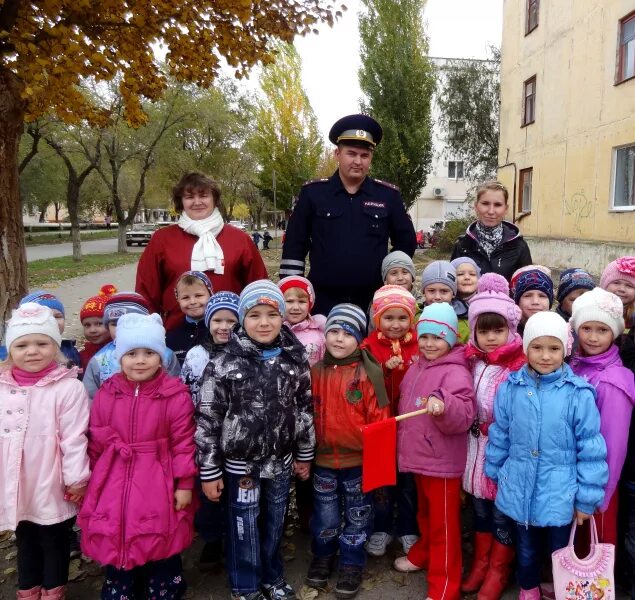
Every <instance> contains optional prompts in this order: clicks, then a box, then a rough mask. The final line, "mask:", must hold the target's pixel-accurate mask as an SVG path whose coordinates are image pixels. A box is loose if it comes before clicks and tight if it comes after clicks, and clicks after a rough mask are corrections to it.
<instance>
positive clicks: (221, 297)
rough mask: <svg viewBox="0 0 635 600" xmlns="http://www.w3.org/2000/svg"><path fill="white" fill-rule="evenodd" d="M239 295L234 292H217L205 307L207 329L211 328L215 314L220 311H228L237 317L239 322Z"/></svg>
mask: <svg viewBox="0 0 635 600" xmlns="http://www.w3.org/2000/svg"><path fill="white" fill-rule="evenodd" d="M238 300H239V296H238V294H234V292H216V293H215V294H214V295H213V296H212V297H211V298H210V299H209V300H208V301H207V306H205V317H204V318H205V327H208V328H209V322H210V321H211V320H212V317H213V316H214V313H217V312H218V311H219V310H228V311H229V312H231V313H234V315H236V320H238Z"/></svg>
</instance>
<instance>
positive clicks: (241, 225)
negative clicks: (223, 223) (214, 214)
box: [229, 221, 247, 231]
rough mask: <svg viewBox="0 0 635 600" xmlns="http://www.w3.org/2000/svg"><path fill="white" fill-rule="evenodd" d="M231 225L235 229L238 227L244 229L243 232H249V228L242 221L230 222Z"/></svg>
mask: <svg viewBox="0 0 635 600" xmlns="http://www.w3.org/2000/svg"><path fill="white" fill-rule="evenodd" d="M229 224H230V225H233V226H234V227H238V229H242V230H243V231H247V226H246V225H245V224H244V223H243V222H242V221H230V222H229Z"/></svg>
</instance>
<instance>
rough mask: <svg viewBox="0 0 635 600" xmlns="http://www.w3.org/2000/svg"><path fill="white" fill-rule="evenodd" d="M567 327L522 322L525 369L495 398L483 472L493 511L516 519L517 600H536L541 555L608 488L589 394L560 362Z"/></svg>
mask: <svg viewBox="0 0 635 600" xmlns="http://www.w3.org/2000/svg"><path fill="white" fill-rule="evenodd" d="M570 339H571V338H570V332H569V326H568V325H567V323H566V322H565V321H564V319H563V318H562V317H560V316H559V315H558V314H556V313H553V312H538V313H536V314H534V315H532V316H531V317H529V319H528V320H527V323H526V325H525V333H524V338H523V348H524V350H525V354H526V355H527V361H528V364H527V365H525V366H524V367H522V368H521V369H520V370H519V371H515V372H512V373H510V375H509V377H508V379H507V381H505V382H503V383H502V384H501V385H500V386H499V388H498V392H497V393H496V398H495V401H494V419H495V422H494V423H493V424H492V425H491V426H490V428H489V432H488V433H489V441H488V443H487V448H486V451H485V453H486V462H485V473H486V475H487V476H488V477H490V478H491V479H493V480H494V481H496V482H498V493H497V495H496V507H497V508H498V509H499V510H500V511H501V512H502V513H504V514H506V515H507V516H508V517H510V518H511V519H513V520H514V521H516V530H517V552H518V583H519V584H520V588H521V590H520V596H519V598H520V600H540V596H541V593H540V587H539V585H540V571H541V566H542V559H543V556H542V551H543V549H546V550H548V551H549V553H550V554H551V553H552V552H553V551H555V550H558V549H560V548H563V547H564V546H566V545H567V543H568V540H569V533H570V530H571V522H572V520H573V518H574V516H575V517H576V519H577V521H578V523H579V524H581V523H582V522H583V521H585V520H586V519H589V518H590V516H591V515H592V514H593V513H594V512H595V511H596V510H597V509H598V508H599V507H600V506H601V505H602V501H603V500H604V487H605V486H606V484H607V482H608V466H607V464H606V444H605V442H604V438H603V437H602V435H601V434H600V414H599V412H598V409H597V407H596V405H595V389H594V388H593V386H591V385H590V384H589V383H587V382H586V381H585V380H584V379H582V378H580V377H577V376H576V375H574V374H573V371H571V368H570V367H569V366H568V365H567V364H565V363H564V358H565V356H566V355H567V353H568V350H569V349H570Z"/></svg>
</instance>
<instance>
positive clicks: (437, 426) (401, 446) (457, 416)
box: [397, 344, 476, 479]
mask: <svg viewBox="0 0 635 600" xmlns="http://www.w3.org/2000/svg"><path fill="white" fill-rule="evenodd" d="M400 391H401V397H400V399H399V414H400V415H402V414H404V413H408V412H412V411H415V410H419V409H421V408H423V407H424V403H423V402H422V400H423V399H425V398H427V397H428V396H436V397H437V398H439V399H440V400H443V402H444V403H445V411H444V413H443V415H441V416H439V417H433V416H431V415H420V416H418V417H411V418H410V419H404V420H403V421H400V422H399V427H398V429H397V452H398V460H399V470H400V471H401V472H409V473H417V474H419V475H428V476H430V477H443V478H448V479H450V478H458V477H461V476H462V475H463V471H464V470H465V457H466V454H467V437H466V435H465V434H466V432H467V430H468V429H469V428H470V426H471V425H472V422H473V421H474V416H475V414H476V405H475V402H474V386H473V383H472V374H471V373H470V370H469V368H468V363H467V359H466V358H465V354H464V347H463V346H462V345H460V344H459V345H456V346H454V348H452V350H450V352H449V354H446V355H445V356H442V357H441V358H438V359H436V360H434V361H429V360H426V359H425V358H423V356H420V357H419V360H418V361H417V362H415V363H414V364H413V365H412V366H411V367H410V368H409V369H408V371H407V372H406V375H405V377H404V378H403V381H402V382H401V386H400Z"/></svg>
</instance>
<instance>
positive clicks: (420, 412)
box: [395, 408, 428, 421]
mask: <svg viewBox="0 0 635 600" xmlns="http://www.w3.org/2000/svg"><path fill="white" fill-rule="evenodd" d="M427 412H428V409H427V408H422V409H420V410H413V411H412V412H409V413H404V414H403V415H399V416H398V417H395V421H403V420H404V419H409V418H410V417H418V416H419V415H425V414H426V413H427Z"/></svg>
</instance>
